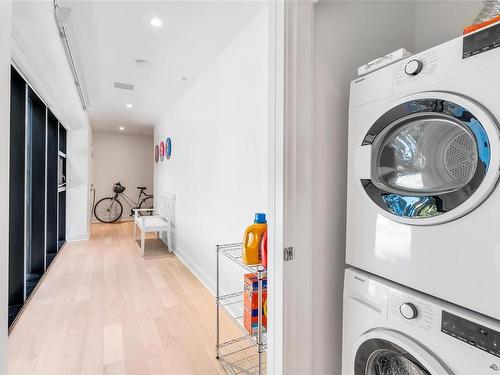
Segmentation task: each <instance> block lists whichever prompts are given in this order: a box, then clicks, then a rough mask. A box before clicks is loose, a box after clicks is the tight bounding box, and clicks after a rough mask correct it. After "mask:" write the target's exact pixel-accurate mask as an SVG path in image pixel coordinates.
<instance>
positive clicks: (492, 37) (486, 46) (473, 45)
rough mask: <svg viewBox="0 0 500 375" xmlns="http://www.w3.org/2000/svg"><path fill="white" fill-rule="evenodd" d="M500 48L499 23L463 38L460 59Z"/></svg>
mask: <svg viewBox="0 0 500 375" xmlns="http://www.w3.org/2000/svg"><path fill="white" fill-rule="evenodd" d="M497 47H500V23H498V24H496V25H493V26H490V27H487V28H485V29H482V30H479V31H477V32H475V33H473V34H470V35H467V36H464V44H463V50H462V58H463V59H466V58H468V57H471V56H475V55H478V54H480V53H483V52H487V51H489V50H491V49H494V48H497Z"/></svg>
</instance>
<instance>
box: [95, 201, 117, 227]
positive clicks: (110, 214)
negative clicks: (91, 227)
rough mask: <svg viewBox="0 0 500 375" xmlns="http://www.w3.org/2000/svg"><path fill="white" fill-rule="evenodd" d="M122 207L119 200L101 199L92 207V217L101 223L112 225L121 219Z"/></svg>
mask: <svg viewBox="0 0 500 375" xmlns="http://www.w3.org/2000/svg"><path fill="white" fill-rule="evenodd" d="M122 213H123V206H122V204H121V203H120V201H119V200H117V199H114V198H111V197H108V198H102V199H101V200H99V201H98V202H97V203H96V204H95V206H94V215H95V217H96V219H97V220H99V221H100V222H101V223H107V224H109V223H114V222H115V221H117V220H118V219H119V218H120V217H122Z"/></svg>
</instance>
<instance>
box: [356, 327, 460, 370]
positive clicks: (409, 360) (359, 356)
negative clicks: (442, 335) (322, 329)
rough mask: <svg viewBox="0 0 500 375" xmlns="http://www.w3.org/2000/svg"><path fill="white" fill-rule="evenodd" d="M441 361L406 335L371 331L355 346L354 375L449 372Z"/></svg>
mask: <svg viewBox="0 0 500 375" xmlns="http://www.w3.org/2000/svg"><path fill="white" fill-rule="evenodd" d="M444 366H445V365H444V364H441V362H440V361H439V360H438V359H437V358H435V357H434V356H433V355H431V354H430V353H429V352H428V351H426V350H425V349H424V348H422V347H421V346H420V345H418V344H417V343H415V342H414V341H412V340H411V339H409V338H408V337H406V336H404V335H402V334H399V333H397V332H394V331H388V330H387V331H385V330H373V331H370V332H369V333H368V334H366V335H364V336H363V337H361V339H360V340H359V341H358V344H357V345H356V347H355V355H354V374H355V375H451V373H450V372H449V371H448V370H447V369H445V367H444Z"/></svg>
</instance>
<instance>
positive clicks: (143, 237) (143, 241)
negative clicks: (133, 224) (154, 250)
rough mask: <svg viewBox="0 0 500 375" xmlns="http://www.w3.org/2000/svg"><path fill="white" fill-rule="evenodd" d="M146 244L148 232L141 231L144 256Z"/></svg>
mask: <svg viewBox="0 0 500 375" xmlns="http://www.w3.org/2000/svg"><path fill="white" fill-rule="evenodd" d="M145 242H146V232H144V231H141V255H142V256H144V245H145Z"/></svg>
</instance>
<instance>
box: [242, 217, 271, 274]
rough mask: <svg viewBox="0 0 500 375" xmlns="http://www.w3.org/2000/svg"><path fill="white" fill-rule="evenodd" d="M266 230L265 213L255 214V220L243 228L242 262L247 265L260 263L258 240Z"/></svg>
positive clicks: (259, 240)
mask: <svg viewBox="0 0 500 375" xmlns="http://www.w3.org/2000/svg"><path fill="white" fill-rule="evenodd" d="M266 230H267V221H266V214H263V213H257V214H255V220H254V223H253V224H252V225H250V226H249V227H248V228H247V229H246V230H245V235H244V236H243V263H245V264H247V265H255V264H260V263H261V259H260V251H259V250H260V242H261V241H262V237H263V236H264V233H265V232H266Z"/></svg>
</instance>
